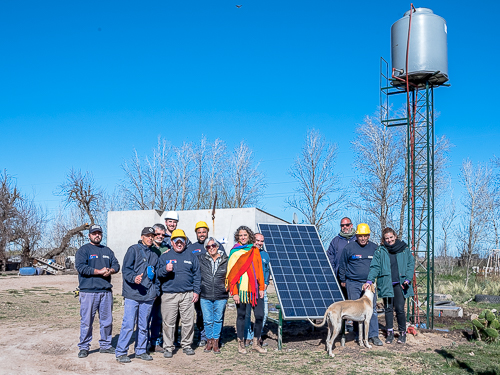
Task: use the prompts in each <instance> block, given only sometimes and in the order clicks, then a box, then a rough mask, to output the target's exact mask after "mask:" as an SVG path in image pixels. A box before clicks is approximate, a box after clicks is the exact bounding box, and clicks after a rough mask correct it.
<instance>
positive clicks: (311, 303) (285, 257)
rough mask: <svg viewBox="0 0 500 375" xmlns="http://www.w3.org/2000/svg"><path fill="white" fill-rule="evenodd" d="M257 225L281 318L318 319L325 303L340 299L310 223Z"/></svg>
mask: <svg viewBox="0 0 500 375" xmlns="http://www.w3.org/2000/svg"><path fill="white" fill-rule="evenodd" d="M257 225H258V227H259V231H260V233H262V235H263V236H264V248H265V250H266V251H267V253H268V254H269V258H270V259H271V262H270V265H271V273H272V275H273V280H274V286H275V288H276V293H277V294H278V299H279V302H280V305H281V308H282V311H283V316H284V319H286V320H300V319H306V318H310V319H321V318H322V317H323V316H324V314H325V311H326V309H327V308H328V306H330V305H331V304H332V303H333V302H337V301H343V300H344V297H343V295H342V293H341V291H340V288H339V284H338V283H337V278H336V277H335V274H334V272H333V269H332V267H331V265H330V262H329V261H328V257H327V256H326V252H325V250H324V248H323V244H322V243H321V240H320V238H319V235H318V232H317V230H316V227H315V226H314V225H292V224H257Z"/></svg>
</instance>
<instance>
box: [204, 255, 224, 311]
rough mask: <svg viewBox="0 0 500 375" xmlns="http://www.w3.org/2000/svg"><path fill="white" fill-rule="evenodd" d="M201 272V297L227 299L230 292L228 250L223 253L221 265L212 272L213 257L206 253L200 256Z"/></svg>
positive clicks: (213, 299)
mask: <svg viewBox="0 0 500 375" xmlns="http://www.w3.org/2000/svg"><path fill="white" fill-rule="evenodd" d="M198 259H199V261H200V273H201V294H200V298H203V299H208V300H210V301H216V300H221V299H227V298H228V297H229V293H228V292H227V291H226V285H225V282H226V272H227V260H228V257H227V255H226V252H223V254H222V255H221V261H220V263H219V267H217V270H216V271H215V275H214V274H213V273H212V260H211V259H212V257H211V256H210V255H209V254H208V253H205V254H203V255H200V256H199V258H198Z"/></svg>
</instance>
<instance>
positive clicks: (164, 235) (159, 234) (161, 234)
mask: <svg viewBox="0 0 500 375" xmlns="http://www.w3.org/2000/svg"><path fill="white" fill-rule="evenodd" d="M155 236H162V237H167V235H166V234H163V233H155Z"/></svg>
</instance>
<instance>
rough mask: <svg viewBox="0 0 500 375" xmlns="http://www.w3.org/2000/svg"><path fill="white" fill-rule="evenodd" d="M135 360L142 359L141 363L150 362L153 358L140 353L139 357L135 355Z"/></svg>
mask: <svg viewBox="0 0 500 375" xmlns="http://www.w3.org/2000/svg"><path fill="white" fill-rule="evenodd" d="M135 358H137V359H142V360H143V361H152V360H153V357H151V356H150V355H149V354H148V353H142V354H139V355H137V354H136V355H135Z"/></svg>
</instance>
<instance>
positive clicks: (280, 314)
mask: <svg viewBox="0 0 500 375" xmlns="http://www.w3.org/2000/svg"><path fill="white" fill-rule="evenodd" d="M276 310H278V319H273V318H271V317H269V316H268V317H267V320H268V321H271V322H273V323H276V325H277V326H278V350H281V348H282V347H283V312H282V310H281V306H280V305H276Z"/></svg>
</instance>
